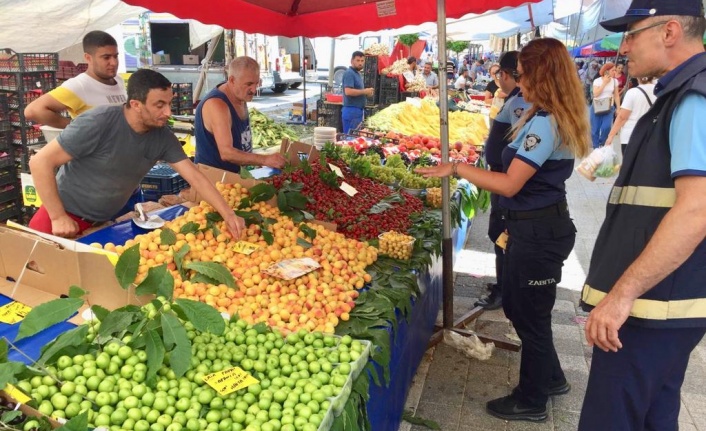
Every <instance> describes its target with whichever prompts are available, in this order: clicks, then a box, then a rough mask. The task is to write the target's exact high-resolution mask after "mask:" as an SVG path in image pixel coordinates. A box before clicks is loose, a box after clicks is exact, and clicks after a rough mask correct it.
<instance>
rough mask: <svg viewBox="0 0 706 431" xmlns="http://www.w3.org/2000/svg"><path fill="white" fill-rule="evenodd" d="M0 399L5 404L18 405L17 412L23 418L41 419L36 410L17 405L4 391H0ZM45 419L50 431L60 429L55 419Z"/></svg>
mask: <svg viewBox="0 0 706 431" xmlns="http://www.w3.org/2000/svg"><path fill="white" fill-rule="evenodd" d="M0 398H2V399H3V400H4V401H5V402H8V401H9V402H12V403H15V404H20V407H19V410H20V411H21V412H22V413H24V414H25V416H31V417H33V418H41V417H43V416H44V415H43V414H41V413H39V411H38V410H35V409H33V408H32V407H30V406H28V405H27V404H21V403H18V402H17V400H16V399H14V398H13V397H12V396H10V394H8V393H7V392H5V391H0ZM44 417H46V416H44ZM46 418H47V420H48V421H49V423H50V424H51V427H52V429H56V428H59V427H61V423H60V422H58V421H57V420H56V419H54V418H50V417H46Z"/></svg>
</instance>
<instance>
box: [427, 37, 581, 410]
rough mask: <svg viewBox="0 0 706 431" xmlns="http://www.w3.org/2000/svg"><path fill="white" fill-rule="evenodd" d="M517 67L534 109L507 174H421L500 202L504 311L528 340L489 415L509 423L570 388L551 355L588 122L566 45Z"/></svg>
mask: <svg viewBox="0 0 706 431" xmlns="http://www.w3.org/2000/svg"><path fill="white" fill-rule="evenodd" d="M518 60H519V61H518V67H517V72H516V76H515V79H516V80H517V82H518V85H519V86H520V88H521V91H522V93H523V95H524V98H525V100H526V101H527V102H529V103H532V107H531V108H530V109H529V110H527V111H526V113H525V114H524V116H523V118H522V119H520V121H519V122H518V123H517V124H516V125H515V127H514V128H513V141H512V142H511V143H510V144H509V145H508V146H507V147H506V148H505V150H504V151H503V172H491V171H486V170H483V169H479V168H476V167H474V166H470V165H464V164H458V163H456V162H454V163H442V164H440V165H438V166H435V167H429V168H419V169H417V172H419V173H421V174H423V175H424V176H427V177H429V176H436V177H443V176H448V175H454V176H460V177H463V178H465V179H467V180H468V181H470V182H471V183H473V184H475V185H476V186H478V187H480V188H483V189H486V190H489V191H491V192H493V193H497V194H499V195H500V206H501V207H502V208H503V212H504V217H505V221H506V229H507V234H508V236H509V237H508V241H507V245H506V249H505V263H504V265H505V274H504V277H503V310H504V311H505V315H506V316H507V317H508V319H510V321H511V322H512V324H513V326H514V327H515V330H516V331H517V335H518V336H519V337H520V339H521V340H522V353H521V362H520V384H519V385H518V386H517V387H516V388H515V389H514V390H513V391H512V393H511V394H510V395H508V396H505V397H502V398H499V399H496V400H493V401H489V402H488V403H487V405H486V409H487V411H488V413H490V414H491V415H493V416H496V417H499V418H502V419H505V420H529V421H543V420H545V419H546V418H547V409H546V403H547V399H548V397H549V396H550V395H559V394H564V393H566V392H568V391H569V389H570V385H569V383H568V382H567V381H566V378H565V377H564V372H563V371H562V369H561V365H560V364H559V358H558V357H557V354H556V350H555V349H554V343H553V340H552V328H551V311H552V308H553V307H554V301H555V299H556V286H557V283H559V281H560V280H561V267H562V266H563V263H564V261H565V260H566V258H567V257H568V256H569V253H570V252H571V250H572V248H573V246H574V240H575V238H576V229H575V227H574V224H573V223H572V221H571V218H570V217H569V210H568V206H567V203H566V188H565V181H566V179H567V178H569V177H570V176H571V173H572V171H573V167H574V157H584V156H586V155H587V154H588V151H589V149H590V147H591V143H590V125H589V123H588V115H587V112H586V105H585V104H584V101H583V89H582V87H581V83H580V82H579V79H578V76H577V75H576V66H574V63H573V62H572V61H571V58H570V57H569V54H568V52H567V51H566V48H565V47H564V45H563V44H562V43H561V42H559V41H558V40H555V39H536V40H533V41H532V42H530V43H528V44H527V46H526V47H524V48H523V49H522V51H520V54H519V58H518Z"/></svg>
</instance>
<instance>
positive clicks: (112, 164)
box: [29, 69, 245, 238]
mask: <svg viewBox="0 0 706 431" xmlns="http://www.w3.org/2000/svg"><path fill="white" fill-rule="evenodd" d="M127 96H128V103H127V104H126V105H123V106H100V107H97V108H94V109H92V110H90V111H88V112H86V113H85V114H82V115H79V116H78V117H77V118H76V120H74V121H73V122H72V123H71V124H69V126H68V127H67V128H66V129H65V130H64V131H63V132H62V133H61V134H60V135H59V136H58V137H57V138H56V139H54V140H52V141H51V142H49V143H48V144H47V145H46V146H45V147H44V148H42V149H41V150H40V151H39V152H38V153H37V154H36V155H35V156H34V157H32V158H31V159H30V161H29V165H30V169H31V170H32V177H33V179H34V184H35V187H36V188H37V193H39V196H40V198H41V199H42V202H43V205H42V206H41V207H40V208H39V210H38V211H37V213H36V214H35V215H34V217H32V220H30V223H29V227H31V228H32V229H35V230H38V231H40V232H45V233H51V234H54V235H58V236H63V237H74V236H76V235H79V234H80V233H82V232H83V231H85V230H86V229H88V228H90V227H93V226H96V225H98V224H100V223H103V222H106V221H108V220H111V219H112V217H113V216H114V215H115V214H116V212H117V211H118V210H119V209H120V208H121V207H122V206H123V205H124V204H125V202H127V200H128V199H129V198H130V195H131V194H132V191H133V190H135V187H137V185H139V184H140V181H142V178H143V177H144V176H145V175H146V174H147V173H148V172H149V170H150V169H151V168H152V167H153V166H154V164H155V163H156V162H157V161H159V160H164V161H166V162H167V163H169V164H170V165H171V167H172V168H173V169H174V170H175V171H177V172H178V173H179V174H180V175H181V176H182V177H183V178H184V179H185V180H186V181H187V182H188V183H189V184H190V185H191V186H192V187H193V188H194V189H195V190H196V191H197V192H198V193H199V194H201V195H202V196H203V197H204V200H205V201H206V202H208V203H209V204H211V205H212V206H213V207H214V208H215V209H216V210H217V211H218V213H219V214H220V215H221V216H222V217H223V219H224V220H225V223H226V226H227V227H228V230H229V231H230V233H231V234H232V235H233V236H234V237H235V238H238V237H240V232H241V231H242V230H243V229H244V228H245V224H244V222H243V219H242V218H240V217H237V216H236V215H235V213H234V212H233V210H232V208H230V207H229V206H228V204H227V203H226V201H225V200H223V197H221V195H220V193H219V192H218V190H216V188H215V187H214V185H213V184H211V182H210V181H209V180H208V179H207V178H206V177H205V176H204V175H203V174H202V173H201V172H199V170H198V169H197V168H196V166H195V165H194V164H193V163H192V162H191V161H190V160H189V159H188V158H187V157H186V154H185V153H184V150H183V149H182V148H181V144H180V143H179V141H178V140H177V138H176V136H174V133H172V132H171V131H170V130H169V129H168V128H167V127H166V124H167V120H168V119H169V117H170V115H171V109H170V105H171V101H172V98H173V97H174V95H173V93H172V84H171V82H169V80H168V79H167V78H165V77H164V76H162V75H161V74H159V73H157V72H155V71H153V70H150V69H140V70H138V71H137V72H135V73H133V74H132V76H131V77H130V80H129V81H128V94H127ZM57 169H58V173H56V174H55V172H56V171H57Z"/></svg>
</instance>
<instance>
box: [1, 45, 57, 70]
mask: <svg viewBox="0 0 706 431" xmlns="http://www.w3.org/2000/svg"><path fill="white" fill-rule="evenodd" d="M58 67H59V54H58V53H56V52H52V53H17V52H14V51H12V50H11V49H4V50H2V51H1V52H0V72H42V71H55V70H56V69H57V68H58Z"/></svg>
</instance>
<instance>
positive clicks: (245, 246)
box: [233, 241, 260, 254]
mask: <svg viewBox="0 0 706 431" xmlns="http://www.w3.org/2000/svg"><path fill="white" fill-rule="evenodd" d="M258 248H260V246H259V245H257V244H253V243H251V242H247V241H238V242H236V243H235V245H234V246H233V251H234V252H236V253H240V254H252V253H253V252H254V251H255V250H257V249H258Z"/></svg>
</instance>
